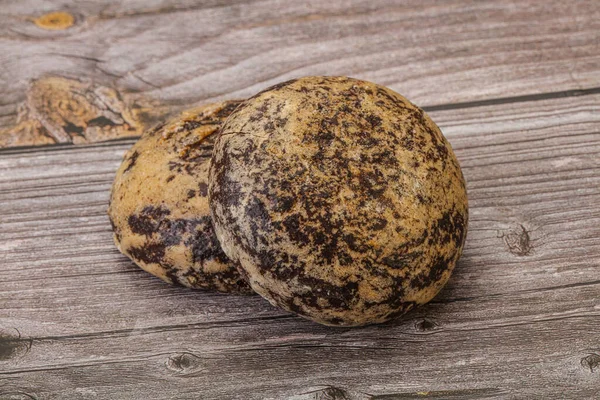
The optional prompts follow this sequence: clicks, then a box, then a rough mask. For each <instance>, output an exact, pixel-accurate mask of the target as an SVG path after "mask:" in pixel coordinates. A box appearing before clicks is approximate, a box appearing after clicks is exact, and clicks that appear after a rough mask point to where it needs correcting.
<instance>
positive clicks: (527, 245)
mask: <svg viewBox="0 0 600 400" xmlns="http://www.w3.org/2000/svg"><path fill="white" fill-rule="evenodd" d="M500 237H502V239H503V240H504V244H505V245H506V247H507V248H508V251H510V252H511V253H512V254H514V255H516V256H519V257H523V256H527V255H529V254H531V250H532V248H533V246H532V243H531V237H530V236H529V231H528V230H527V229H525V227H524V226H523V225H521V224H519V226H518V227H517V228H515V229H511V230H509V231H508V232H506V233H503V234H502V235H501V236H500Z"/></svg>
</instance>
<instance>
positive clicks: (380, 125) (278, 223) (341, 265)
mask: <svg viewBox="0 0 600 400" xmlns="http://www.w3.org/2000/svg"><path fill="white" fill-rule="evenodd" d="M209 181H210V185H209V198H210V207H211V213H212V216H213V222H214V225H215V231H216V233H217V237H218V238H219V239H220V241H221V243H222V245H223V249H224V251H225V253H226V254H227V255H228V256H229V257H230V258H231V259H233V260H235V261H237V262H239V267H240V269H241V270H242V273H244V274H245V275H247V278H248V281H249V282H250V285H251V286H252V288H253V289H254V290H255V291H256V292H257V293H259V294H260V295H262V296H263V297H265V298H266V299H268V300H269V301H270V302H271V303H272V304H274V305H278V306H280V307H283V308H284V309H286V310H288V311H291V312H294V313H297V314H299V315H301V316H304V317H306V318H309V319H312V320H314V321H316V322H319V323H322V324H327V325H346V326H357V325H365V324H370V323H379V322H384V321H387V320H389V319H391V318H393V317H395V316H398V315H402V314H404V313H405V312H407V311H408V310H410V309H412V308H413V307H415V306H417V305H420V304H424V303H427V302H428V301H429V300H431V299H432V298H433V297H434V296H435V295H436V294H437V293H438V292H439V291H440V289H441V288H442V287H443V286H444V285H445V283H446V282H447V281H448V279H449V277H450V274H451V273H452V270H453V268H454V266H455V265H456V262H457V260H458V258H459V257H460V254H461V252H462V248H463V244H464V240H465V236H466V232H467V220H468V207H467V194H466V189H465V182H464V179H463V176H462V172H461V169H460V166H459V164H458V161H457V160H456V157H455V155H454V153H453V151H452V149H451V147H450V144H449V143H448V142H447V140H446V139H445V138H444V136H443V135H442V133H441V132H440V130H439V128H438V127H437V126H436V125H435V124H434V123H433V122H432V121H431V120H430V119H429V117H428V116H427V115H426V114H425V113H424V112H423V111H422V110H420V109H419V108H417V107H416V106H414V105H413V104H411V103H410V102H409V101H407V100H406V99H405V98H404V97H402V96H400V95H399V94H397V93H395V92H393V91H391V90H390V89H387V88H385V87H382V86H379V85H375V84H373V83H369V82H365V81H360V80H356V79H351V78H345V77H306V78H302V79H298V80H293V81H288V82H284V83H282V84H279V85H276V86H273V87H271V88H269V89H267V90H266V91H264V92H261V93H259V94H257V95H256V96H254V97H253V98H251V99H248V100H247V101H245V102H244V103H242V104H241V105H240V106H239V107H238V108H237V109H236V110H235V111H234V112H233V113H232V115H231V116H230V118H228V120H227V121H226V122H225V124H224V125H223V127H222V129H221V134H220V135H219V137H218V139H217V141H216V143H215V150H214V153H213V159H212V161H211V171H210V179H209Z"/></svg>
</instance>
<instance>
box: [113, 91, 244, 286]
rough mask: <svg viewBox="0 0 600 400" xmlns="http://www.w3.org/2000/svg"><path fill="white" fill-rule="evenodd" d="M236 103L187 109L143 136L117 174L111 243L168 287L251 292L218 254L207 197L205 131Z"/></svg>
mask: <svg viewBox="0 0 600 400" xmlns="http://www.w3.org/2000/svg"><path fill="white" fill-rule="evenodd" d="M239 103H240V102H239V101H229V102H224V103H217V104H210V105H207V106H203V107H199V108H196V109H193V110H188V111H185V112H184V113H182V114H181V115H179V116H178V117H176V118H175V119H173V120H172V121H171V122H169V123H167V124H165V125H163V126H160V127H158V128H156V129H154V130H152V131H150V132H148V133H146V134H145V135H144V136H142V138H141V139H140V140H139V141H138V142H137V143H136V144H135V145H134V146H133V147H132V148H131V150H130V151H129V152H128V153H127V154H126V156H125V158H124V160H123V163H122V165H121V167H120V168H119V171H118V172H117V176H116V178H115V182H114V185H113V189H112V193H111V202H110V206H109V210H108V215H109V217H110V220H111V223H112V226H113V231H114V239H115V243H116V245H117V247H118V248H119V250H120V251H121V252H122V253H123V254H125V255H127V256H129V257H130V258H131V259H132V260H133V261H134V262H135V263H136V264H138V265H139V266H140V267H141V268H143V269H144V270H146V271H148V272H150V273H151V274H154V275H156V276H158V277H160V278H161V279H163V280H165V281H167V282H169V283H175V284H180V285H184V286H188V287H192V288H205V289H214V290H218V291H221V292H234V293H250V292H251V289H250V287H249V286H248V284H247V283H246V282H245V280H244V279H242V277H241V276H240V275H239V273H238V272H237V270H236V268H235V267H234V266H233V264H232V263H231V261H230V260H229V259H228V258H227V256H225V254H224V253H223V251H222V250H221V246H220V245H219V242H218V240H217V238H216V236H215V233H214V230H213V227H212V222H211V218H210V212H209V208H208V199H207V194H208V166H209V161H210V156H211V153H212V149H213V146H214V140H215V137H216V135H213V133H214V132H216V131H217V129H218V128H219V127H220V126H221V124H222V123H223V121H224V120H225V118H227V116H228V115H229V114H230V113H231V112H232V111H233V110H234V109H235V108H236V107H237V106H238V105H239Z"/></svg>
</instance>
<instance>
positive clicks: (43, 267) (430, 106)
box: [0, 0, 600, 400]
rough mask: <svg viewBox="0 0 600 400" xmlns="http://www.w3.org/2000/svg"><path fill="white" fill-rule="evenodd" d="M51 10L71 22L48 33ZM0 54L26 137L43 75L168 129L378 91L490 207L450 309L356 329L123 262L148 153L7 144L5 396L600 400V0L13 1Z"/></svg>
mask: <svg viewBox="0 0 600 400" xmlns="http://www.w3.org/2000/svg"><path fill="white" fill-rule="evenodd" d="M51 11H66V12H68V13H70V14H72V15H73V16H74V25H73V26H72V27H70V28H68V29H62V30H47V29H43V28H40V27H38V26H36V24H35V23H34V22H32V21H33V19H34V18H36V17H39V16H40V15H43V14H44V13H47V12H51ZM0 49H1V50H2V52H1V55H0V88H1V89H2V92H1V93H2V97H1V99H0V115H1V117H0V128H2V129H6V130H7V132H8V131H10V129H12V128H11V127H13V126H14V125H15V119H16V113H17V108H18V107H19V105H20V104H22V103H23V102H26V101H27V100H26V96H27V90H28V87H30V85H31V80H33V79H39V78H40V77H43V76H61V77H66V78H69V79H75V80H83V79H89V80H91V81H93V82H94V83H95V84H97V85H103V86H105V87H108V88H114V89H115V90H118V91H119V93H121V95H122V97H123V99H124V100H123V101H124V102H125V103H127V104H133V103H136V102H137V103H144V104H151V105H155V106H156V108H155V110H158V111H153V112H156V115H154V117H153V118H159V117H161V116H164V115H167V114H170V113H172V112H174V111H176V110H178V109H181V108H183V107H187V106H190V105H194V104H200V103H202V102H205V101H209V100H212V99H217V98H225V97H243V96H247V95H249V94H252V93H253V92H255V91H257V90H259V89H262V88H264V87H266V86H268V85H270V84H272V83H275V82H277V81H280V80H284V79H288V78H291V77H295V76H301V75H307V74H343V75H351V76H356V77H360V78H365V79H369V80H373V81H375V82H378V83H382V84H385V85H388V86H390V87H392V88H393V89H395V90H397V91H399V92H401V93H403V94H405V95H406V96H407V97H409V98H410V99H411V100H413V101H414V102H415V103H417V104H419V105H421V106H423V107H424V108H425V109H426V110H428V111H429V112H430V115H431V117H432V118H433V119H434V121H436V122H437V123H438V124H439V125H440V127H441V128H442V131H443V132H444V134H445V135H446V136H447V137H448V139H449V140H450V142H451V143H452V145H453V147H454V149H455V152H456V154H457V156H458V158H459V160H460V162H461V165H462V166H463V172H464V175H465V178H466V180H467V186H468V191H469V200H470V224H469V234H468V238H467V244H466V248H465V252H464V255H463V257H462V259H461V261H460V262H459V265H458V267H457V269H456V272H455V274H454V275H453V277H452V278H451V280H450V282H449V284H448V286H447V287H446V288H445V289H444V290H443V291H442V292H441V293H440V295H439V296H438V297H436V298H435V299H434V300H433V301H432V302H431V303H430V304H428V305H426V306H424V307H421V308H420V309H418V310H416V311H414V312H412V313H410V314H408V315H407V316H406V317H404V318H402V319H400V320H397V321H393V322H391V323H387V324H383V325H379V326H371V327H365V328H359V329H356V328H337V329H336V328H328V327H323V326H319V325H316V324H314V323H311V322H308V321H305V320H303V319H300V318H298V317H295V316H292V315H289V314H287V313H285V312H283V311H280V310H277V309H275V308H273V307H271V306H270V305H269V304H268V303H267V302H266V301H264V300H262V299H261V298H259V297H258V296H225V295H219V294H213V293H207V292H202V291H193V290H189V289H184V288H176V287H172V286H169V285H167V284H165V283H163V282H161V281H159V280H158V279H156V278H153V277H151V276H149V275H147V274H146V273H144V272H143V271H141V270H139V269H138V268H137V267H135V266H134V265H133V264H132V263H131V262H129V261H128V260H127V259H126V258H125V257H124V256H122V255H120V254H119V253H118V251H117V250H116V248H115V247H114V245H113V244H112V238H111V232H110V226H109V223H108V218H107V217H106V206H107V204H106V203H107V200H108V191H109V188H110V185H111V183H112V179H113V177H114V173H115V171H116V168H117V166H118V165H119V163H120V159H121V157H122V155H123V153H124V152H125V151H126V150H127V149H128V148H129V147H130V146H131V145H132V143H133V142H134V140H135V139H127V138H126V139H119V140H113V141H108V142H99V143H93V144H83V145H48V146H37V147H32V146H26V147H15V148H5V149H0V399H180V398H183V399H197V398H202V399H297V400H308V399H352V400H355V399H361V400H362V399H365V400H366V399H379V400H382V399H386V400H390V399H425V398H436V399H459V398H460V399H462V398H467V399H485V398H490V399H491V398H494V399H496V398H509V399H510V398H544V399H551V398H573V399H597V398H600V3H598V2H597V1H575V2H558V1H552V2H551V1H544V2H542V1H522V2H518V3H517V2H514V3H511V2H507V1H496V2H470V1H466V0H456V1H447V2H434V1H424V2H418V3H416V2H414V3H411V4H409V3H405V2H392V1H389V0H387V1H383V0H382V1H369V2H364V1H363V2H359V1H349V2H343V1H338V0H329V1H326V2H321V1H309V2H284V1H272V0H267V1H249V0H247V1H233V0H209V1H203V2H191V1H166V0H165V1H160V0H154V1H142V0H139V1H86V2H76V1H74V0H73V1H63V2H60V3H59V2H52V1H34V0H25V1H19V2H12V1H0ZM153 110H154V109H153ZM151 119H152V118H150V119H149V120H151Z"/></svg>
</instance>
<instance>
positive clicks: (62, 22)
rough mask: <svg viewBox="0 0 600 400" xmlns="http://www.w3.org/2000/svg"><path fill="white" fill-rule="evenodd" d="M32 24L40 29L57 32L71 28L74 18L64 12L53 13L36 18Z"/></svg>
mask: <svg viewBox="0 0 600 400" xmlns="http://www.w3.org/2000/svg"><path fill="white" fill-rule="evenodd" d="M33 23H34V24H36V25H37V26H38V27H40V28H42V29H47V30H52V31H58V30H63V29H68V28H70V27H72V26H73V24H74V23H75V17H73V15H72V14H69V13H68V12H65V11H54V12H50V13H48V14H44V15H42V16H39V17H37V18H36V19H34V20H33Z"/></svg>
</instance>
